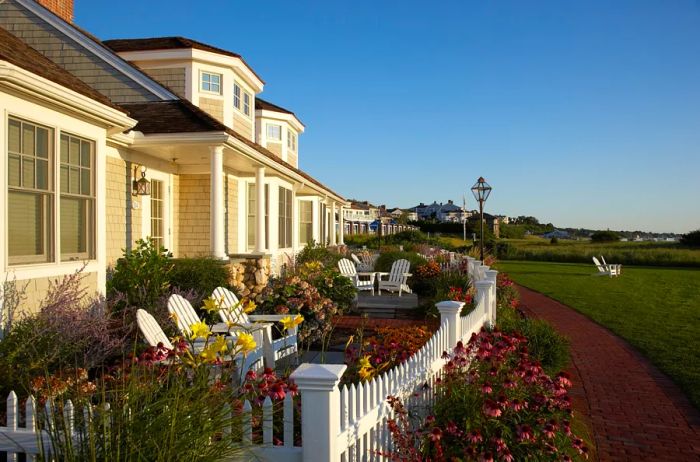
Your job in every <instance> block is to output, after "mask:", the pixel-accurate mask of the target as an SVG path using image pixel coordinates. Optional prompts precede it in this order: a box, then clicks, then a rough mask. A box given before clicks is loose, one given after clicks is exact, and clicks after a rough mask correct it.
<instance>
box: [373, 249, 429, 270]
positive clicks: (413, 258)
mask: <svg viewBox="0 0 700 462" xmlns="http://www.w3.org/2000/svg"><path fill="white" fill-rule="evenodd" d="M401 258H403V259H406V260H408V261H409V262H410V263H411V270H414V269H415V268H417V267H418V266H420V265H423V264H425V263H426V261H427V260H426V259H425V258H423V257H421V256H420V255H418V254H416V253H415V252H401V251H391V252H383V253H382V254H380V255H379V259H377V263H376V264H375V265H374V269H375V270H376V271H384V272H388V271H390V270H391V265H392V264H393V263H394V262H395V261H396V260H399V259H401Z"/></svg>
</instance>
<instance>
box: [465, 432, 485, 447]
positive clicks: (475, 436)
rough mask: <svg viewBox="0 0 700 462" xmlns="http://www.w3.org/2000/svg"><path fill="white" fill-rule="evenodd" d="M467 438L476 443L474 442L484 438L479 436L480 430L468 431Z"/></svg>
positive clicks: (479, 441)
mask: <svg viewBox="0 0 700 462" xmlns="http://www.w3.org/2000/svg"><path fill="white" fill-rule="evenodd" d="M468 439H469V441H470V442H472V443H474V444H476V443H481V442H482V441H483V440H484V438H483V437H482V436H481V432H480V431H479V430H472V431H470V432H469V436H468Z"/></svg>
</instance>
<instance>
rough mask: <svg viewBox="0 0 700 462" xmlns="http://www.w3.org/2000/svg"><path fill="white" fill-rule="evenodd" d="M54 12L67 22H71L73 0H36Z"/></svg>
mask: <svg viewBox="0 0 700 462" xmlns="http://www.w3.org/2000/svg"><path fill="white" fill-rule="evenodd" d="M36 1H37V2H38V3H39V4H40V5H42V6H44V7H46V8H48V9H49V10H51V11H52V12H53V13H54V14H56V15H58V16H60V17H61V18H63V19H65V20H66V21H68V22H71V23H72V22H73V0H36Z"/></svg>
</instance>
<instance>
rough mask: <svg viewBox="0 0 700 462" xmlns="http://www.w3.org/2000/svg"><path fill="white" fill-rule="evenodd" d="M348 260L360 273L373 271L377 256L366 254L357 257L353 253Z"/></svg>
mask: <svg viewBox="0 0 700 462" xmlns="http://www.w3.org/2000/svg"><path fill="white" fill-rule="evenodd" d="M350 258H352V261H354V262H355V266H356V267H357V270H358V271H360V272H369V271H374V265H375V263H377V259H378V258H379V255H373V254H368V253H361V254H360V256H359V257H358V256H357V255H355V254H354V253H351V254H350Z"/></svg>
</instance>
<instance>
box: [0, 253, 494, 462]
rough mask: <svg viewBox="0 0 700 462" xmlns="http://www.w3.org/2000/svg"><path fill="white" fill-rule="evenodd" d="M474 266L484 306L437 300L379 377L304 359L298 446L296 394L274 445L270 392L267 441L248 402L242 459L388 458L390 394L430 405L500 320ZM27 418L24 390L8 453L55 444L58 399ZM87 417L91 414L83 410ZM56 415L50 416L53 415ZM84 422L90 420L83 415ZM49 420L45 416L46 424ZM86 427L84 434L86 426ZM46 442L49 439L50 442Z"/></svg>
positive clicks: (329, 461) (12, 399)
mask: <svg viewBox="0 0 700 462" xmlns="http://www.w3.org/2000/svg"><path fill="white" fill-rule="evenodd" d="M468 271H469V274H470V276H471V277H472V281H473V283H474V285H475V286H476V290H477V296H476V308H475V309H474V310H473V311H472V312H471V313H469V314H468V315H467V316H460V311H461V309H462V307H463V306H464V304H463V303H462V302H455V301H445V302H440V303H438V305H437V308H438V310H439V311H440V317H441V323H440V327H439V329H438V330H437V331H436V332H435V334H433V336H432V337H431V338H430V340H429V341H428V342H427V343H426V344H425V345H424V346H423V347H422V348H421V349H420V350H419V351H418V352H417V353H416V354H415V355H413V356H412V357H411V358H410V359H409V360H408V361H406V362H404V363H402V364H401V365H399V366H397V367H395V368H393V369H391V370H389V371H386V372H385V373H383V374H382V375H380V376H377V377H375V378H374V379H372V380H370V381H368V382H365V383H360V384H357V385H354V384H353V385H350V386H345V385H343V387H342V388H340V387H339V386H338V384H339V382H340V378H341V377H342V375H343V372H344V371H345V369H346V367H347V366H345V365H340V364H308V363H305V364H302V365H301V366H299V367H298V368H297V369H296V370H295V371H294V372H293V373H292V375H291V379H292V380H294V382H295V383H296V385H297V387H298V389H299V392H300V395H301V408H302V411H301V414H302V419H301V437H302V446H301V447H299V446H294V406H293V401H292V397H291V395H287V397H286V398H285V401H284V405H283V435H282V438H281V440H282V443H281V445H275V444H273V406H272V402H271V401H270V399H269V398H267V399H266V400H265V402H264V403H263V405H262V408H263V409H262V413H263V418H262V429H261V430H262V444H255V445H253V429H252V426H251V420H252V419H251V405H250V403H249V402H248V401H246V402H245V403H244V407H243V413H244V414H243V416H244V417H243V419H242V425H243V428H242V433H243V440H242V445H243V446H244V447H248V448H251V449H250V451H249V454H248V456H246V457H243V458H238V459H237V460H263V461H264V460H267V461H275V462H299V461H308V462H315V461H318V462H336V461H337V462H355V461H358V462H359V461H362V462H365V461H374V460H386V458H384V457H382V456H380V455H379V454H378V452H380V451H389V450H391V447H392V445H391V440H390V434H389V432H388V428H387V421H388V419H390V418H392V417H393V413H392V409H391V407H390V406H389V404H388V402H387V399H386V398H387V397H388V396H396V397H399V398H401V399H402V401H403V402H404V404H405V405H406V406H407V407H408V408H409V409H411V410H413V411H415V412H418V413H421V412H429V409H430V407H431V406H432V404H433V402H434V399H435V394H434V385H435V381H436V379H437V378H438V377H439V376H440V374H441V370H442V367H443V365H444V363H445V359H444V358H443V357H442V353H443V352H444V351H449V350H451V349H452V348H453V347H454V346H455V345H456V344H457V342H458V341H460V340H462V341H465V342H466V341H468V340H469V338H470V337H471V335H472V334H473V333H475V332H478V331H479V330H480V329H481V327H482V326H484V325H487V324H491V323H494V322H495V320H496V276H497V272H496V271H493V270H490V269H489V268H488V267H487V266H483V265H481V262H479V261H477V260H473V259H471V258H470V259H469V262H468ZM24 412H25V419H24V421H25V424H24V426H23V427H20V426H19V425H18V424H19V421H20V419H19V417H20V410H19V406H18V401H17V396H16V395H15V393H14V392H12V393H10V395H9V397H8V399H7V424H6V426H4V427H1V426H0V454H2V452H3V451H4V452H6V453H7V455H8V461H16V460H17V454H22V453H24V454H27V460H35V456H36V455H37V454H40V452H41V446H42V444H43V445H44V448H49V447H50V441H49V438H48V433H47V432H46V430H41V429H40V427H42V428H45V423H46V422H49V423H50V422H51V406H50V404H49V405H48V406H47V408H46V409H45V410H44V412H42V413H41V414H39V413H38V412H37V408H36V405H35V401H34V399H33V398H30V399H28V400H27V403H26V406H25V411H24ZM75 412H76V410H74V408H73V405H72V403H70V401H67V402H66V403H65V406H64V417H65V421H66V422H69V423H70V425H69V426H70V431H71V432H72V434H73V435H74V437H75V438H81V437H82V436H81V435H82V434H83V433H84V432H82V429H81V427H80V425H79V424H77V423H76V422H78V420H79V419H76V416H75V415H74V413H75ZM78 412H82V413H83V415H84V416H89V415H91V414H90V412H89V409H83V410H80V411H78ZM47 416H48V418H47ZM80 421H81V422H83V421H84V420H83V419H80ZM40 422H41V423H40ZM81 432H82V433H81ZM42 441H43V443H42Z"/></svg>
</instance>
